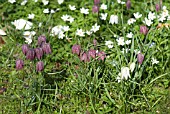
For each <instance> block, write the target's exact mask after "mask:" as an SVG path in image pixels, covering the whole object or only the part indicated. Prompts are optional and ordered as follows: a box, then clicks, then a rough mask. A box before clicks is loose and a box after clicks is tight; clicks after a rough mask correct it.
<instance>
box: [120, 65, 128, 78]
mask: <svg viewBox="0 0 170 114" xmlns="http://www.w3.org/2000/svg"><path fill="white" fill-rule="evenodd" d="M129 70H130V69H129V68H128V67H122V68H121V79H125V80H127V79H128V78H130V72H129Z"/></svg>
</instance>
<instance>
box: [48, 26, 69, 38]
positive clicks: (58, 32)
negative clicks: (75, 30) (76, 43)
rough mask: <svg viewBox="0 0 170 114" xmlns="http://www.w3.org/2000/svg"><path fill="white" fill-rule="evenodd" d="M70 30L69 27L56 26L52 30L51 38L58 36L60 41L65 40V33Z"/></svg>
mask: <svg viewBox="0 0 170 114" xmlns="http://www.w3.org/2000/svg"><path fill="white" fill-rule="evenodd" d="M69 30H70V27H69V26H61V25H58V26H55V27H53V28H52V30H51V34H50V35H51V36H56V35H58V38H59V39H63V38H64V37H65V34H64V32H67V31H69Z"/></svg>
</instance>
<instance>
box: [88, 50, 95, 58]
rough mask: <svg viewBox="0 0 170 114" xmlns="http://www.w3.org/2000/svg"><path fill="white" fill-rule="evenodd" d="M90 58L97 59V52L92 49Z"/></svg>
mask: <svg viewBox="0 0 170 114" xmlns="http://www.w3.org/2000/svg"><path fill="white" fill-rule="evenodd" d="M90 57H92V58H93V59H94V58H96V50H94V49H90V50H89V51H88V58H89V59H90Z"/></svg>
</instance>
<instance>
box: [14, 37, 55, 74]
mask: <svg viewBox="0 0 170 114" xmlns="http://www.w3.org/2000/svg"><path fill="white" fill-rule="evenodd" d="M22 52H23V54H24V55H25V57H26V59H27V60H31V61H33V60H35V59H37V60H39V62H37V64H36V71H37V72H39V71H43V69H44V63H43V62H42V61H41V59H42V57H43V55H45V54H51V53H52V51H51V46H50V44H49V43H47V42H46V37H45V36H43V35H41V36H39V37H38V41H37V47H36V48H30V46H29V45H28V44H23V45H22ZM23 67H24V61H23V60H21V59H18V60H17V61H16V69H17V70H21V69H22V68H23Z"/></svg>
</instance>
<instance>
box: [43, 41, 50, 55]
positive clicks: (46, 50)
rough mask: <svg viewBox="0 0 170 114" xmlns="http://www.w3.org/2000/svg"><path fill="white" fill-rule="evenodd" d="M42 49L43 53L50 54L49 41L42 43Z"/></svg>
mask: <svg viewBox="0 0 170 114" xmlns="http://www.w3.org/2000/svg"><path fill="white" fill-rule="evenodd" d="M42 49H43V52H44V53H45V54H50V53H51V46H50V44H49V43H44V44H43V45H42Z"/></svg>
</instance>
